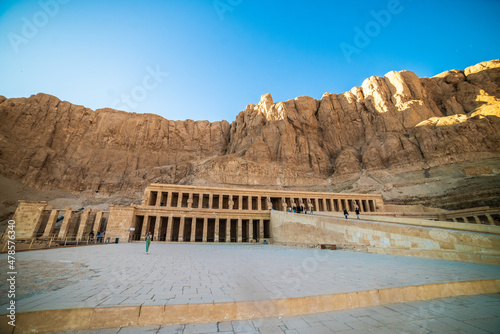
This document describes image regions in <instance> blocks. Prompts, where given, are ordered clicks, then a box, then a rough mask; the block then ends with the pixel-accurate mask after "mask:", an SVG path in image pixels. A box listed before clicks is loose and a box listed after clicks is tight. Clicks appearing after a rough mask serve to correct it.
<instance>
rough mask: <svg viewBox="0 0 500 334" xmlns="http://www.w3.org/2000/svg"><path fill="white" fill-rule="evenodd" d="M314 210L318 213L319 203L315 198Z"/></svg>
mask: <svg viewBox="0 0 500 334" xmlns="http://www.w3.org/2000/svg"><path fill="white" fill-rule="evenodd" d="M314 210H315V211H319V202H318V199H317V198H315V199H314Z"/></svg>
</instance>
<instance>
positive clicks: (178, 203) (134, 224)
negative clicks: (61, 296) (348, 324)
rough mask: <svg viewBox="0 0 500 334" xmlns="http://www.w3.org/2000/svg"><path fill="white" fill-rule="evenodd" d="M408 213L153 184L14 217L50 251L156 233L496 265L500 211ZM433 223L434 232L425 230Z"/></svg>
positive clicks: (22, 231)
mask: <svg viewBox="0 0 500 334" xmlns="http://www.w3.org/2000/svg"><path fill="white" fill-rule="evenodd" d="M299 208H300V209H302V210H300V209H299ZM356 209H358V210H359V212H360V217H361V218H362V219H361V220H359V221H358V220H357V219H356V215H355V210H356ZM404 209H405V211H408V207H404ZM344 210H347V211H348V212H349V219H347V220H346V219H345V218H344V216H343V211H344ZM402 210H403V207H400V206H397V205H384V201H383V200H382V197H381V196H380V195H374V194H352V193H328V192H305V191H285V190H268V189H251V188H248V189H245V188H222V187H202V186H187V185H168V184H152V185H150V186H148V187H146V189H145V191H144V195H143V198H142V203H141V204H140V205H130V206H117V205H112V206H110V208H109V211H108V210H106V211H99V210H91V209H86V210H85V209H84V208H81V209H79V210H73V209H71V208H69V207H67V208H64V209H63V210H61V209H57V208H53V207H50V206H48V205H47V202H27V201H21V203H20V205H19V207H18V209H17V211H16V213H15V215H14V217H13V219H14V220H15V221H16V222H18V225H17V227H16V228H17V232H16V233H17V237H18V238H19V240H22V239H23V238H24V239H26V240H34V239H36V240H37V241H44V240H45V241H47V240H49V241H50V243H49V247H50V245H55V244H62V243H64V245H67V244H82V243H83V244H85V243H87V244H88V243H92V242H103V243H123V242H141V241H143V240H145V238H146V235H147V234H148V233H150V234H151V235H152V240H153V241H155V242H189V243H195V242H201V243H279V244H290V245H305V246H308V247H318V246H320V245H323V244H328V245H331V244H335V245H338V246H339V247H347V248H362V249H365V250H367V251H369V252H375V253H391V254H404V255H415V256H424V257H435V258H444V259H454V260H463V261H473V262H484V263H497V262H498V257H499V256H500V250H499V249H498V247H497V246H496V242H494V240H493V239H495V238H497V234H499V233H500V227H499V225H500V210H498V209H495V208H489V207H480V208H474V209H466V210H455V211H432V210H431V211H427V212H426V211H425V210H421V211H420V212H413V213H412V212H405V213H403V211H402ZM429 227H433V228H436V231H435V232H433V233H429V231H428V228H429ZM471 233H476V234H477V235H476V237H471ZM479 239H482V240H483V241H484V242H482V243H480V242H477V240H479ZM495 240H496V239H495Z"/></svg>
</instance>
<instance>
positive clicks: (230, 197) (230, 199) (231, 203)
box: [228, 195, 234, 210]
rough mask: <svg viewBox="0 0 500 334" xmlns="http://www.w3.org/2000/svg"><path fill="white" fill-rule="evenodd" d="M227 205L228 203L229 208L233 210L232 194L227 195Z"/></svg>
mask: <svg viewBox="0 0 500 334" xmlns="http://www.w3.org/2000/svg"><path fill="white" fill-rule="evenodd" d="M228 205H229V210H233V207H234V201H233V195H229V199H228Z"/></svg>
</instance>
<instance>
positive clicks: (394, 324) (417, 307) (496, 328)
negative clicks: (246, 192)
mask: <svg viewBox="0 0 500 334" xmlns="http://www.w3.org/2000/svg"><path fill="white" fill-rule="evenodd" d="M125 333H151V334H156V333H157V334H163V333H165V334H166V333H168V334H194V333H196V334H212V333H256V334H275V333H278V334H283V333H286V334H329V333H341V334H354V333H359V334H364V333H380V334H391V333H398V334H399V333H418V334H420V333H421V334H424V333H442V334H444V333H449V334H451V333H456V334H461V333H467V334H472V333H478V334H483V333H484V334H486V333H500V294H486V295H475V296H460V297H452V298H442V299H432V300H425V301H417V302H408V303H399V304H389V305H383V306H372V307H365V308H359V309H350V310H341V311H331V312H324V313H314V314H306V315H300V316H293V317H277V318H262V319H253V320H243V321H226V322H213V323H204V324H178V325H165V326H144V327H141V326H139V327H121V328H105V329H99V330H80V331H66V332H60V333H59V334H125Z"/></svg>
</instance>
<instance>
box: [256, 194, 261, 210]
mask: <svg viewBox="0 0 500 334" xmlns="http://www.w3.org/2000/svg"><path fill="white" fill-rule="evenodd" d="M257 210H259V211H260V210H262V197H261V196H257Z"/></svg>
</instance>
